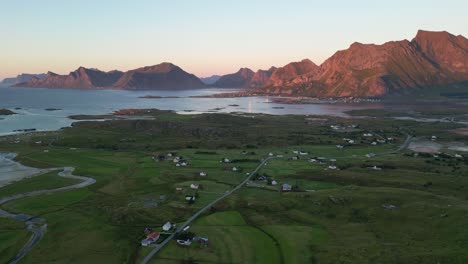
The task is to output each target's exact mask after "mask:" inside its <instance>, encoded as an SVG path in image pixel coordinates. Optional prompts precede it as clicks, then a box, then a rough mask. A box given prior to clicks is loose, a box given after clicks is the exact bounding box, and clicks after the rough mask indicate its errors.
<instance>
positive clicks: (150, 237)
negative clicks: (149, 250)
mask: <svg viewBox="0 0 468 264" xmlns="http://www.w3.org/2000/svg"><path fill="white" fill-rule="evenodd" d="M158 239H159V233H158V232H153V233H151V234H149V235H148V236H147V237H146V238H145V239H143V240H142V241H141V245H142V246H144V247H147V246H149V245H151V244H153V243H154V242H156V241H158Z"/></svg>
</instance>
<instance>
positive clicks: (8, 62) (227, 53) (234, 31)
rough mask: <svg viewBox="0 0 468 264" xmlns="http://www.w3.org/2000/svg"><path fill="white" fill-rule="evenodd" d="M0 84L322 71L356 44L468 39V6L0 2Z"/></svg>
mask: <svg viewBox="0 0 468 264" xmlns="http://www.w3.org/2000/svg"><path fill="white" fill-rule="evenodd" d="M0 10H1V11H0V34H1V37H0V79H2V78H5V77H12V76H16V75H17V74H19V73H42V72H47V71H52V72H56V73H59V74H66V73H68V72H70V71H73V70H75V69H77V68H78V67H79V66H84V67H89V68H98V69H101V70H105V71H108V70H114V69H119V70H129V69H134V68H138V67H142V66H147V65H155V64H159V63H161V62H172V63H174V64H176V65H178V66H180V67H182V68H183V69H184V70H186V71H188V72H191V73H194V74H196V75H197V76H199V77H205V76H210V75H213V74H226V73H231V72H235V71H237V70H238V69H239V68H240V67H249V68H251V69H254V70H257V69H268V68H269V67H271V66H282V65H285V64H287V63H289V62H292V61H299V60H302V59H304V58H309V59H311V60H312V61H314V62H315V63H317V64H320V63H322V62H323V61H324V60H325V59H326V58H328V57H330V56H331V55H333V53H335V52H336V51H337V50H342V49H346V48H348V47H349V45H350V44H351V43H353V42H355V41H358V42H361V43H376V44H381V43H384V42H386V41H390V40H401V39H409V40H410V39H412V38H413V37H414V36H415V35H416V32H417V30H418V29H425V30H434V31H441V30H446V31H448V32H450V33H452V34H455V35H459V34H461V35H464V36H465V37H467V36H468V15H467V14H468V1H462V0H445V1H434V0H424V1H422V0H412V1H408V0H403V1H402V0H392V1H377V0H373V1H364V0H354V1H337V0H328V1H323V0H321V1H315V0H288V1H286V0H283V1H275V0H269V1H266V0H249V1H247V0H237V1H231V0H226V1H225V0H185V1H183V0H171V1H169V0H132V1H130V0H126V1H123V0H122V1H121V0H100V1H97V0H80V1H63V0H41V1H36V0H29V1H28V0H15V1H13V0H0Z"/></svg>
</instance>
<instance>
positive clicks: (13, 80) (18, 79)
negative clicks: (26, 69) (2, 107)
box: [1, 73, 47, 86]
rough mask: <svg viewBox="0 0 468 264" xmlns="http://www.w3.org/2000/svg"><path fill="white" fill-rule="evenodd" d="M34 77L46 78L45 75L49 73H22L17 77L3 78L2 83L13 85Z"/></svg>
mask: <svg viewBox="0 0 468 264" xmlns="http://www.w3.org/2000/svg"><path fill="white" fill-rule="evenodd" d="M33 77H36V78H39V79H44V78H45V77H47V74H45V73H40V74H29V73H22V74H20V75H18V76H16V77H12V78H5V79H3V81H2V82H1V84H5V85H10V86H11V85H15V84H18V83H24V82H28V81H29V80H31V79H32V78H33Z"/></svg>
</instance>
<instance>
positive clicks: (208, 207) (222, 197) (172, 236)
mask: <svg viewBox="0 0 468 264" xmlns="http://www.w3.org/2000/svg"><path fill="white" fill-rule="evenodd" d="M274 158H276V157H268V158H266V159H264V160H262V162H260V164H259V165H258V166H257V168H255V170H253V171H252V172H251V173H250V174H249V176H248V177H247V178H246V179H245V180H244V181H242V182H241V183H239V184H238V185H237V186H236V187H234V188H233V189H231V190H229V191H227V192H225V193H224V194H223V195H221V196H220V197H218V198H217V199H216V200H214V201H212V202H211V203H209V204H208V205H206V206H205V207H203V208H201V209H200V210H198V211H197V212H196V213H195V214H194V215H192V216H191V217H190V218H189V219H188V220H187V221H185V223H183V224H182V225H181V226H179V227H178V228H177V229H176V231H175V232H174V233H172V234H171V235H170V236H169V237H167V238H166V239H165V240H164V241H163V242H162V243H160V244H157V245H156V246H155V247H154V249H153V250H151V252H150V253H148V255H146V257H145V258H144V259H143V261H142V262H141V264H146V263H148V262H149V261H150V260H151V258H152V257H153V256H154V255H156V253H158V252H159V251H160V250H161V249H162V248H163V247H164V246H165V245H166V244H167V243H169V242H170V241H171V240H172V239H173V238H174V237H175V236H176V234H177V233H179V232H180V231H182V230H183V229H184V228H185V227H186V226H188V225H189V224H190V223H192V222H193V221H194V220H195V219H196V218H197V217H199V216H200V215H201V214H203V213H204V212H205V211H206V210H208V209H210V208H211V207H212V206H214V205H215V204H217V203H218V202H219V201H221V200H223V199H224V198H226V197H228V196H229V195H231V194H232V193H233V192H235V191H237V190H239V189H240V188H242V186H244V185H245V184H246V183H247V182H248V181H250V179H251V178H252V177H253V176H254V175H255V174H256V173H257V172H258V171H259V170H260V169H261V168H262V167H263V165H265V163H266V162H268V161H269V160H271V159H274Z"/></svg>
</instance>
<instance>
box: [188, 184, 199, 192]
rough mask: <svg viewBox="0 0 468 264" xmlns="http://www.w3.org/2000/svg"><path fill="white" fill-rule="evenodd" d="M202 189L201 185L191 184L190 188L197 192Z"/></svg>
mask: <svg viewBox="0 0 468 264" xmlns="http://www.w3.org/2000/svg"><path fill="white" fill-rule="evenodd" d="M199 187H200V184H196V183H192V184H190V188H192V189H195V190H197V189H198V188H199Z"/></svg>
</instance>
